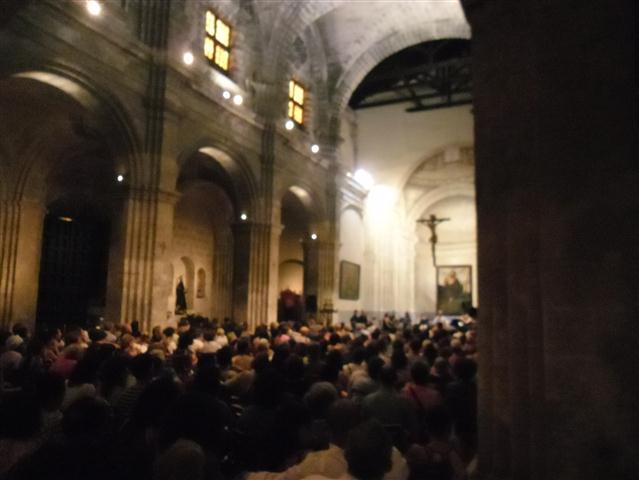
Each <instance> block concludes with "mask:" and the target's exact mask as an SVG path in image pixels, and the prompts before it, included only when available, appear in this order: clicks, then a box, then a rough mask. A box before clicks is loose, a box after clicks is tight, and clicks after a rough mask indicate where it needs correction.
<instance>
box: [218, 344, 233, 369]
mask: <svg viewBox="0 0 639 480" xmlns="http://www.w3.org/2000/svg"><path fill="white" fill-rule="evenodd" d="M216 356H217V364H218V365H219V366H220V368H228V367H230V366H231V360H232V358H233V349H232V348H231V347H230V346H229V345H225V346H223V347H222V348H220V349H219V350H218V351H217V352H216Z"/></svg>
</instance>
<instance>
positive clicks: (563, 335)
mask: <svg viewBox="0 0 639 480" xmlns="http://www.w3.org/2000/svg"><path fill="white" fill-rule="evenodd" d="M464 3H465V6H466V10H467V15H468V19H469V21H470V23H471V26H472V30H473V62H474V65H473V73H474V80H473V81H474V90H475V91H474V96H475V104H474V111H475V119H476V124H475V125H476V168H477V207H478V231H479V234H478V238H479V275H480V277H479V286H480V296H481V298H482V307H481V331H480V335H481V346H480V351H481V352H482V357H481V366H480V368H481V372H482V378H481V385H480V423H481V424H480V450H481V468H482V470H483V471H484V472H485V473H492V474H494V475H495V476H496V477H498V478H500V477H507V478H516V479H528V478H530V479H541V478H547V479H579V480H585V479H601V478H607V479H613V478H614V479H618V478H637V473H638V472H639V468H638V464H637V462H638V461H639V459H638V457H637V455H636V452H637V451H639V438H638V434H637V428H636V426H637V425H639V415H638V413H637V412H638V410H637V408H636V405H637V404H639V385H638V384H637V366H638V365H639V358H638V356H637V353H638V352H637V344H638V341H637V340H638V336H639V335H638V330H637V324H636V316H637V311H638V308H637V307H638V306H639V305H638V299H639V295H638V293H639V288H638V287H637V285H638V284H637V281H638V279H639V274H638V273H639V272H638V270H639V249H638V248H637V244H638V243H637V240H638V238H637V232H638V230H639V229H638V225H637V222H638V221H639V195H637V193H636V185H637V180H639V162H637V138H639V137H638V135H637V133H638V132H637V107H638V103H637V69H636V61H637V47H638V46H639V40H638V37H637V32H636V30H637V21H636V20H637V6H636V4H635V3H634V2H630V1H618V2H571V1H568V2H544V1H533V0H526V1H524V0H520V1H518V2H506V1H502V2H488V1H486V2H482V1H468V2H464Z"/></svg>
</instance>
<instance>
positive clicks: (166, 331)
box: [162, 327, 175, 338]
mask: <svg viewBox="0 0 639 480" xmlns="http://www.w3.org/2000/svg"><path fill="white" fill-rule="evenodd" d="M162 333H163V334H164V336H165V337H166V338H171V337H172V336H173V335H175V328H173V327H166V328H165V329H164V330H162Z"/></svg>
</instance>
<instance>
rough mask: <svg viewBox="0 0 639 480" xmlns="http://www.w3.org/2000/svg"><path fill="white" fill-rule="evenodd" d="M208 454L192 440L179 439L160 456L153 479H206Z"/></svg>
mask: <svg viewBox="0 0 639 480" xmlns="http://www.w3.org/2000/svg"><path fill="white" fill-rule="evenodd" d="M205 467H206V456H205V455H204V451H203V450H202V447H200V445H198V444H197V443H196V442H193V441H191V440H185V439H183V438H182V439H179V440H177V441H176V442H175V443H173V445H171V446H170V447H168V448H167V449H166V450H165V451H164V452H162V454H161V455H160V456H159V457H158V459H157V460H156V462H155V466H154V475H153V480H182V479H184V478H188V479H189V480H204V478H205V470H206V468H205Z"/></svg>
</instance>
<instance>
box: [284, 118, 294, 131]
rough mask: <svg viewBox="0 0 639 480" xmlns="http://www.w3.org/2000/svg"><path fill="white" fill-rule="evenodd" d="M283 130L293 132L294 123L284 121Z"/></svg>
mask: <svg viewBox="0 0 639 480" xmlns="http://www.w3.org/2000/svg"><path fill="white" fill-rule="evenodd" d="M284 128H286V130H293V129H294V128H295V123H293V120H286V123H285V124H284Z"/></svg>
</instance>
